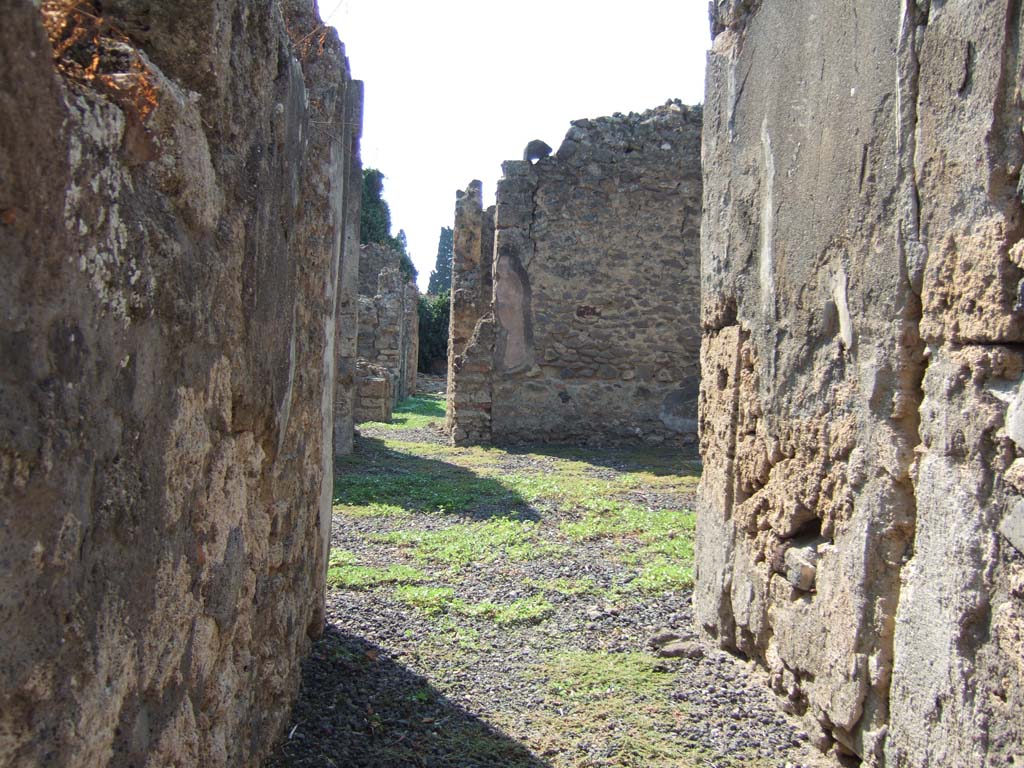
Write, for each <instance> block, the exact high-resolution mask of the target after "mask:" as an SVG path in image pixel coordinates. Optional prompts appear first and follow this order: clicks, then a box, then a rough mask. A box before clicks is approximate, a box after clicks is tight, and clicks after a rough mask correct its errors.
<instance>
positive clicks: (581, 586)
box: [526, 577, 598, 597]
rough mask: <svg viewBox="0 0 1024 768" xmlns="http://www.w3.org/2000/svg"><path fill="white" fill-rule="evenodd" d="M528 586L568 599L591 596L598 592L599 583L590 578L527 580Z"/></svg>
mask: <svg viewBox="0 0 1024 768" xmlns="http://www.w3.org/2000/svg"><path fill="white" fill-rule="evenodd" d="M526 585H527V586H530V587H533V588H535V589H540V590H543V591H544V592H556V593H558V594H559V595H565V596H566V597H577V596H579V595H589V594H593V593H595V592H597V591H598V589H597V583H596V582H595V581H594V580H593V579H591V578H590V577H584V578H582V579H527V580H526Z"/></svg>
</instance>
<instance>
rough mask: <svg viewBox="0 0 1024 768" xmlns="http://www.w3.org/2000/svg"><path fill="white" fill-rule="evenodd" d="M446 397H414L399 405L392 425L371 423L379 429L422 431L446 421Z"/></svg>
mask: <svg viewBox="0 0 1024 768" xmlns="http://www.w3.org/2000/svg"><path fill="white" fill-rule="evenodd" d="M444 407H445V406H444V395H414V396H413V397H408V398H406V399H405V400H403V401H402V402H401V403H399V404H398V407H396V408H395V409H394V412H393V413H392V416H391V421H390V423H383V422H376V421H374V422H369V423H370V424H372V425H373V426H374V427H376V428H377V429H421V428H423V427H433V426H439V425H440V424H441V423H442V422H443V421H444Z"/></svg>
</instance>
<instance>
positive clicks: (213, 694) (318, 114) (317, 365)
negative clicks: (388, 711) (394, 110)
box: [0, 0, 360, 766]
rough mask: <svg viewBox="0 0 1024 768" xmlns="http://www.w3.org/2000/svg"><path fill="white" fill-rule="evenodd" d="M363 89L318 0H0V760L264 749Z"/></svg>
mask: <svg viewBox="0 0 1024 768" xmlns="http://www.w3.org/2000/svg"><path fill="white" fill-rule="evenodd" d="M40 6H41V7H40ZM44 23H45V25H44ZM359 98H360V95H359V89H358V87H357V86H355V85H354V84H353V82H352V81H351V79H350V76H349V70H348V64H347V61H346V59H345V55H344V48H343V46H342V45H341V43H340V41H339V40H338V38H337V35H336V34H335V32H334V31H333V30H331V29H329V28H327V27H325V26H323V24H322V23H321V22H320V19H319V17H318V16H317V13H316V9H315V4H314V3H313V2H311V1H310V0H274V1H273V2H265V3H259V4H253V3H246V2H240V0H212V1H211V0H202V1H201V2H200V1H199V0H186V1H185V2H180V3H158V2H150V1H149V0H111V1H110V2H103V3H99V2H76V3H69V2H43V3H41V4H40V3H39V2H32V0H12V2H7V3H5V4H4V11H3V24H0V253H2V254H3V264H4V270H5V277H4V280H3V281H0V306H2V307H3V312H2V314H0V359H2V361H3V362H2V364H0V648H2V649H3V651H2V653H3V658H4V663H3V665H0V755H2V757H0V763H3V764H5V765H18V766H99V765H103V766H169V765H203V766H256V765H259V764H260V762H261V758H262V755H263V754H264V753H265V752H266V751H267V750H268V748H269V747H270V745H271V744H272V743H273V742H274V740H275V739H276V737H277V735H278V733H279V731H280V729H281V727H282V725H283V723H284V722H285V720H286V718H287V715H288V708H289V705H290V702H291V701H292V700H293V698H294V695H295V693H296V690H297V687H298V680H299V674H298V673H299V663H298V662H299V658H300V657H301V656H302V655H303V653H304V652H305V650H306V649H307V648H308V646H309V642H310V638H311V637H313V636H316V635H318V634H319V633H320V631H321V630H322V627H323V618H324V617H323V610H324V608H323V589H324V576H325V570H326V547H327V543H328V533H329V526H330V508H331V493H332V450H331V440H332V432H333V400H334V395H335V342H336V338H337V335H338V329H337V327H336V309H337V299H338V284H339V260H340V257H341V251H342V240H343V233H344V231H345V229H346V226H349V227H350V226H356V227H357V226H358V212H356V216H355V220H354V221H353V220H352V219H351V215H352V214H351V212H352V207H351V206H350V205H349V200H350V199H351V197H352V196H353V195H354V197H356V198H358V197H359V195H360V188H359V187H358V186H355V187H352V186H351V185H350V184H349V181H350V175H349V173H348V172H347V171H348V169H349V168H350V166H351V164H352V163H351V161H352V152H353V151H354V148H355V144H356V140H357V135H358V131H357V130H355V129H354V127H353V126H354V123H355V122H356V118H355V114H357V112H358V103H359Z"/></svg>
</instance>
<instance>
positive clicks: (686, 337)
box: [450, 102, 701, 445]
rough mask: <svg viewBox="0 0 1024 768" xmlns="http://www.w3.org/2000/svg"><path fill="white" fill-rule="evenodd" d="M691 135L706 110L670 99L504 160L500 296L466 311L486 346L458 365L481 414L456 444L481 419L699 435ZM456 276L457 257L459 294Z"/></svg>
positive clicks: (556, 434) (543, 433) (620, 433)
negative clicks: (482, 325)
mask: <svg viewBox="0 0 1024 768" xmlns="http://www.w3.org/2000/svg"><path fill="white" fill-rule="evenodd" d="M700 131H701V110H700V108H699V107H686V106H683V105H682V104H680V103H678V102H669V103H667V104H666V105H664V106H661V107H658V108H657V109H653V110H649V111H647V112H644V113H641V114H636V113H631V114H629V115H623V114H617V115H614V116H612V117H602V118H597V119H593V120H577V121H575V122H574V123H573V124H572V128H571V129H570V131H569V132H568V134H567V135H566V138H565V140H564V141H563V143H562V145H561V147H560V148H559V149H558V151H557V152H556V153H555V154H554V155H553V156H551V157H545V158H542V159H540V160H538V161H536V162H535V163H531V162H529V161H512V162H506V163H505V164H504V165H503V171H504V175H503V177H502V178H501V180H500V181H499V182H498V191H497V207H496V211H495V213H494V219H493V222H494V250H493V259H492V260H486V259H485V260H482V261H481V262H480V263H481V267H480V269H483V270H488V269H490V270H492V271H493V286H494V287H493V296H492V298H491V302H490V305H489V306H487V307H486V309H487V313H486V314H485V313H483V312H482V311H481V310H480V309H477V310H475V312H476V316H477V318H480V317H481V316H483V317H485V318H486V322H487V323H490V324H491V326H492V327H491V328H490V329H489V330H488V331H487V332H485V333H484V334H483V335H482V336H481V337H480V338H479V339H478V341H480V340H482V339H487V338H489V336H491V335H493V350H492V349H490V348H489V347H488V346H487V344H484V346H482V347H480V349H481V351H482V353H483V354H484V355H485V356H486V363H482V362H481V361H480V360H478V359H475V358H472V357H468V358H465V359H464V360H463V361H461V362H459V363H458V364H457V365H456V366H455V368H454V369H453V374H454V375H453V384H452V385H451V386H454V387H455V389H456V390H459V389H460V388H461V387H462V385H461V384H460V368H459V366H462V367H463V369H466V370H468V371H469V372H470V373H471V374H472V375H473V377H474V385H473V388H474V389H475V390H476V391H478V392H479V394H480V397H479V401H478V403H477V406H478V407H480V408H485V409H486V413H485V414H484V415H485V416H486V418H485V419H483V422H487V423H486V424H482V426H479V425H476V424H474V427H473V428H472V429H471V430H466V432H467V435H468V434H469V433H472V435H473V437H472V438H469V437H466V436H464V435H462V434H461V433H460V432H459V430H460V424H459V419H458V417H457V415H456V417H455V418H454V420H450V422H451V423H450V426H451V429H452V434H453V435H454V436H455V439H456V441H457V442H458V441H460V440H465V441H467V442H474V441H478V440H480V439H481V437H480V434H481V432H482V431H483V430H484V429H485V428H487V427H489V429H490V434H489V439H490V440H493V441H496V442H519V441H544V442H571V443H589V444H595V445H600V444H608V443H618V442H636V441H647V442H651V443H661V442H664V441H666V440H670V441H683V440H686V439H693V437H694V435H695V432H696V426H697V424H696V398H697V391H698V383H699V378H700V372H699V351H698V350H699V335H700V331H699V320H698V316H699V301H698V291H699V254H698V240H699V227H700V199H701V179H700V155H699V153H700ZM458 223H459V220H458V218H457V220H456V230H455V234H456V239H458V237H459V233H460V228H459V226H458ZM457 246H458V243H457ZM458 272H459V263H458V260H457V259H456V260H455V261H454V262H453V288H456V291H457V286H458V281H459V279H460V278H459V274H458ZM456 295H457V293H453V305H452V307H453V314H452V316H453V321H452V322H453V326H452V327H453V331H454V330H455V329H456V325H455V323H456V322H457V320H456V311H455V310H456V303H455V302H456V298H455V297H456ZM457 338H458V339H462V338H465V339H467V340H468V334H466V333H462V334H460V335H459V336H458V337H457ZM463 343H464V342H463ZM488 343H490V342H488ZM478 385H482V388H481V386H478ZM484 390H487V391H486V392H484ZM474 418H475V416H474ZM477 420H478V421H479V420H480V419H477ZM487 437H488V436H486V435H485V436H484V439H486V438H487Z"/></svg>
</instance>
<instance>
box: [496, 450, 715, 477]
mask: <svg viewBox="0 0 1024 768" xmlns="http://www.w3.org/2000/svg"><path fill="white" fill-rule="evenodd" d="M503 448H504V450H506V451H508V452H509V453H510V454H513V455H526V454H534V455H537V456H550V457H551V458H555V459H570V460H572V461H582V462H585V463H587V464H592V465H594V466H595V467H608V468H609V469H616V470H619V471H623V472H636V471H643V472H648V473H650V474H652V475H658V476H661V477H664V476H668V475H695V476H698V477H699V476H700V473H701V468H702V464H701V460H700V453H699V452H698V450H697V448H696V447H695V446H694V447H676V446H666V445H661V446H613V447H607V448H587V447H582V446H577V445H562V444H557V443H538V444H528V445H516V446H503Z"/></svg>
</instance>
